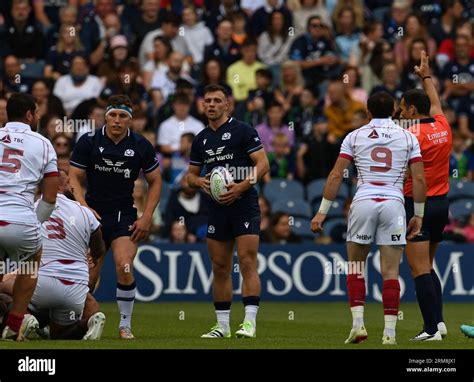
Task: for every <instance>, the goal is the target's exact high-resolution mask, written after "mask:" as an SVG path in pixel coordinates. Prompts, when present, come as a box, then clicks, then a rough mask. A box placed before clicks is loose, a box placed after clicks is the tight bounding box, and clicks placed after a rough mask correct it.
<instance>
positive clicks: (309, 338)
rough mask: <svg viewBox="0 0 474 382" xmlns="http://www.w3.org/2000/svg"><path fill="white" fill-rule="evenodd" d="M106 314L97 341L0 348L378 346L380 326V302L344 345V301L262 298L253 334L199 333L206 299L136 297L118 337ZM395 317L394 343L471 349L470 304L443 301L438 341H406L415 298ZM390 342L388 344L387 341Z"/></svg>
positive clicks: (239, 310) (236, 308) (111, 310)
mask: <svg viewBox="0 0 474 382" xmlns="http://www.w3.org/2000/svg"><path fill="white" fill-rule="evenodd" d="M101 310H102V311H103V312H104V313H105V315H106V316H107V322H106V324H105V330H104V333H103V336H102V340H100V341H42V340H31V341H29V342H25V343H12V342H0V349H11V348H15V349H61V348H64V349H67V348H69V349H286V348H288V349H289V348H292V349H347V348H350V349H379V348H387V347H386V346H382V345H381V338H382V330H383V310H382V304H378V303H369V304H367V305H366V309H365V311H366V314H365V324H366V327H367V331H368V333H369V338H368V340H367V341H366V342H364V343H362V344H359V345H344V339H345V338H346V336H347V335H348V334H349V330H350V326H351V318H350V317H351V316H350V311H349V308H348V304H347V303H343V302H337V303H301V302H294V303H293V302H285V303H274V302H272V303H270V302H263V304H262V308H261V309H260V312H259V314H258V323H257V338H255V339H236V338H232V339H200V338H199V337H200V335H201V334H202V333H204V332H205V331H207V330H209V329H210V327H211V325H212V324H214V322H215V315H214V311H213V306H212V303H194V302H182V303H177V302H174V303H156V304H155V303H150V304H145V303H136V304H135V311H134V316H133V332H134V334H135V336H136V337H137V339H136V340H134V341H124V340H119V339H118V329H117V327H118V319H119V317H118V312H117V306H116V304H115V303H104V304H101ZM400 311H401V312H402V313H401V317H400V318H402V319H401V320H399V321H398V323H397V342H398V345H397V346H395V347H394V348H397V349H473V348H474V339H468V338H466V337H464V336H463V335H462V333H461V332H460V331H459V326H460V325H461V324H462V323H467V324H470V325H473V324H474V303H473V304H457V303H450V304H445V308H444V314H445V319H446V324H447V327H448V337H447V338H446V339H445V340H444V341H440V342H429V343H427V342H423V343H412V342H410V341H409V338H410V337H411V336H413V335H415V334H417V333H418V332H419V330H420V329H421V325H422V321H421V315H420V313H419V310H418V305H417V304H416V303H402V304H401V306H400ZM242 319H243V306H242V304H241V303H240V302H234V303H233V307H232V315H231V326H232V332H233V333H234V332H235V331H236V330H237V329H238V325H239V323H240V322H241V320H242ZM390 348H392V347H390Z"/></svg>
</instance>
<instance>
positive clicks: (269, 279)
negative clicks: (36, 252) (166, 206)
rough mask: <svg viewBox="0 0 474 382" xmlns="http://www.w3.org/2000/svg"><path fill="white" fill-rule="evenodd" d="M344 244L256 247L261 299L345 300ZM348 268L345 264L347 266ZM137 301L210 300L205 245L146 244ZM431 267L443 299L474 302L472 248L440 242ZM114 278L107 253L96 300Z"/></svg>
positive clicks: (374, 297)
mask: <svg viewBox="0 0 474 382" xmlns="http://www.w3.org/2000/svg"><path fill="white" fill-rule="evenodd" d="M346 256H347V255H346V250H345V246H344V245H327V246H321V245H319V246H318V245H311V244H301V245H300V244H293V245H285V246H281V245H261V246H260V250H259V255H258V260H259V265H258V270H259V273H260V277H261V281H262V299H263V300H267V301H269V300H272V301H308V302H309V301H313V302H317V301H347V290H346V279H345V274H346V271H347V262H345V259H346ZM349 266H350V264H349ZM134 268H135V277H136V283H137V300H138V301H143V302H158V301H211V300H212V294H211V280H212V278H211V277H212V275H211V263H210V260H209V258H208V254H207V249H206V246H205V245H204V244H186V245H176V244H174V245H173V244H145V245H141V246H140V247H139V249H138V254H137V257H136V259H135V262H134ZM435 270H436V271H437V272H438V275H439V276H440V279H441V284H442V285H443V294H444V299H445V301H459V302H474V246H472V245H441V246H440V247H439V250H438V253H437V256H436V263H435ZM232 277H233V286H234V299H240V294H241V292H240V290H241V278H240V274H239V266H238V261H237V256H236V254H234V265H233V272H232ZM365 280H366V291H367V300H368V301H381V300H382V289H381V286H382V277H381V274H380V253H379V251H377V250H376V248H375V247H374V251H373V252H371V253H370V254H369V258H368V261H367V267H366V271H365ZM400 286H401V295H402V300H403V301H415V300H416V297H415V288H414V283H413V281H412V279H411V274H410V271H409V269H408V265H407V261H406V258H405V257H404V258H403V259H402V264H401V265H400ZM115 292H116V277H115V268H114V264H113V259H112V256H111V253H108V254H107V259H106V261H105V264H104V268H103V269H102V274H101V284H100V287H99V289H98V291H97V292H96V297H97V299H98V300H100V301H113V300H115Z"/></svg>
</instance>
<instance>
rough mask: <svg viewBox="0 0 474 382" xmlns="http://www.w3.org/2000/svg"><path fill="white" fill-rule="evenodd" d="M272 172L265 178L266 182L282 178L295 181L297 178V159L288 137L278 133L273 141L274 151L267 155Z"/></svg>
mask: <svg viewBox="0 0 474 382" xmlns="http://www.w3.org/2000/svg"><path fill="white" fill-rule="evenodd" d="M267 156H268V162H269V163H270V172H269V173H267V174H266V175H265V177H264V181H265V182H269V181H270V180H271V179H274V178H280V179H286V180H293V179H294V177H295V172H296V169H295V158H294V155H293V152H292V150H291V147H290V142H289V140H288V136H287V135H285V134H283V133H277V134H275V136H274V137H273V140H272V149H271V151H270V152H268V153H267Z"/></svg>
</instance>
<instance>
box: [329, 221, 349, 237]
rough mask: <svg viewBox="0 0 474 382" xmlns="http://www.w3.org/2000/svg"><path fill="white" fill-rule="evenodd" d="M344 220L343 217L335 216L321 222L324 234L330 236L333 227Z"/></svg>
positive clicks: (343, 222)
mask: <svg viewBox="0 0 474 382" xmlns="http://www.w3.org/2000/svg"><path fill="white" fill-rule="evenodd" d="M345 223H346V220H345V219H343V218H335V219H331V220H329V221H327V222H324V223H323V229H324V231H323V232H324V235H326V236H331V231H332V230H333V228H334V227H336V226H338V225H339V224H345Z"/></svg>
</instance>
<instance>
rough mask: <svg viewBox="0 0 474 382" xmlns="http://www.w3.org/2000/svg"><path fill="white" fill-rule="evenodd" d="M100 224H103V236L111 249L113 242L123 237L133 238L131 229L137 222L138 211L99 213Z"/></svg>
mask: <svg viewBox="0 0 474 382" xmlns="http://www.w3.org/2000/svg"><path fill="white" fill-rule="evenodd" d="M99 215H100V217H101V218H102V220H100V223H101V224H102V236H103V238H104V242H105V245H106V247H107V248H110V245H111V244H112V241H114V240H115V239H117V238H118V237H121V236H132V231H130V230H129V229H130V227H131V226H132V225H133V223H135V221H136V220H137V211H136V210H135V209H134V210H131V211H130V210H129V211H117V212H114V213H104V214H101V213H100V212H99Z"/></svg>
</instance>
